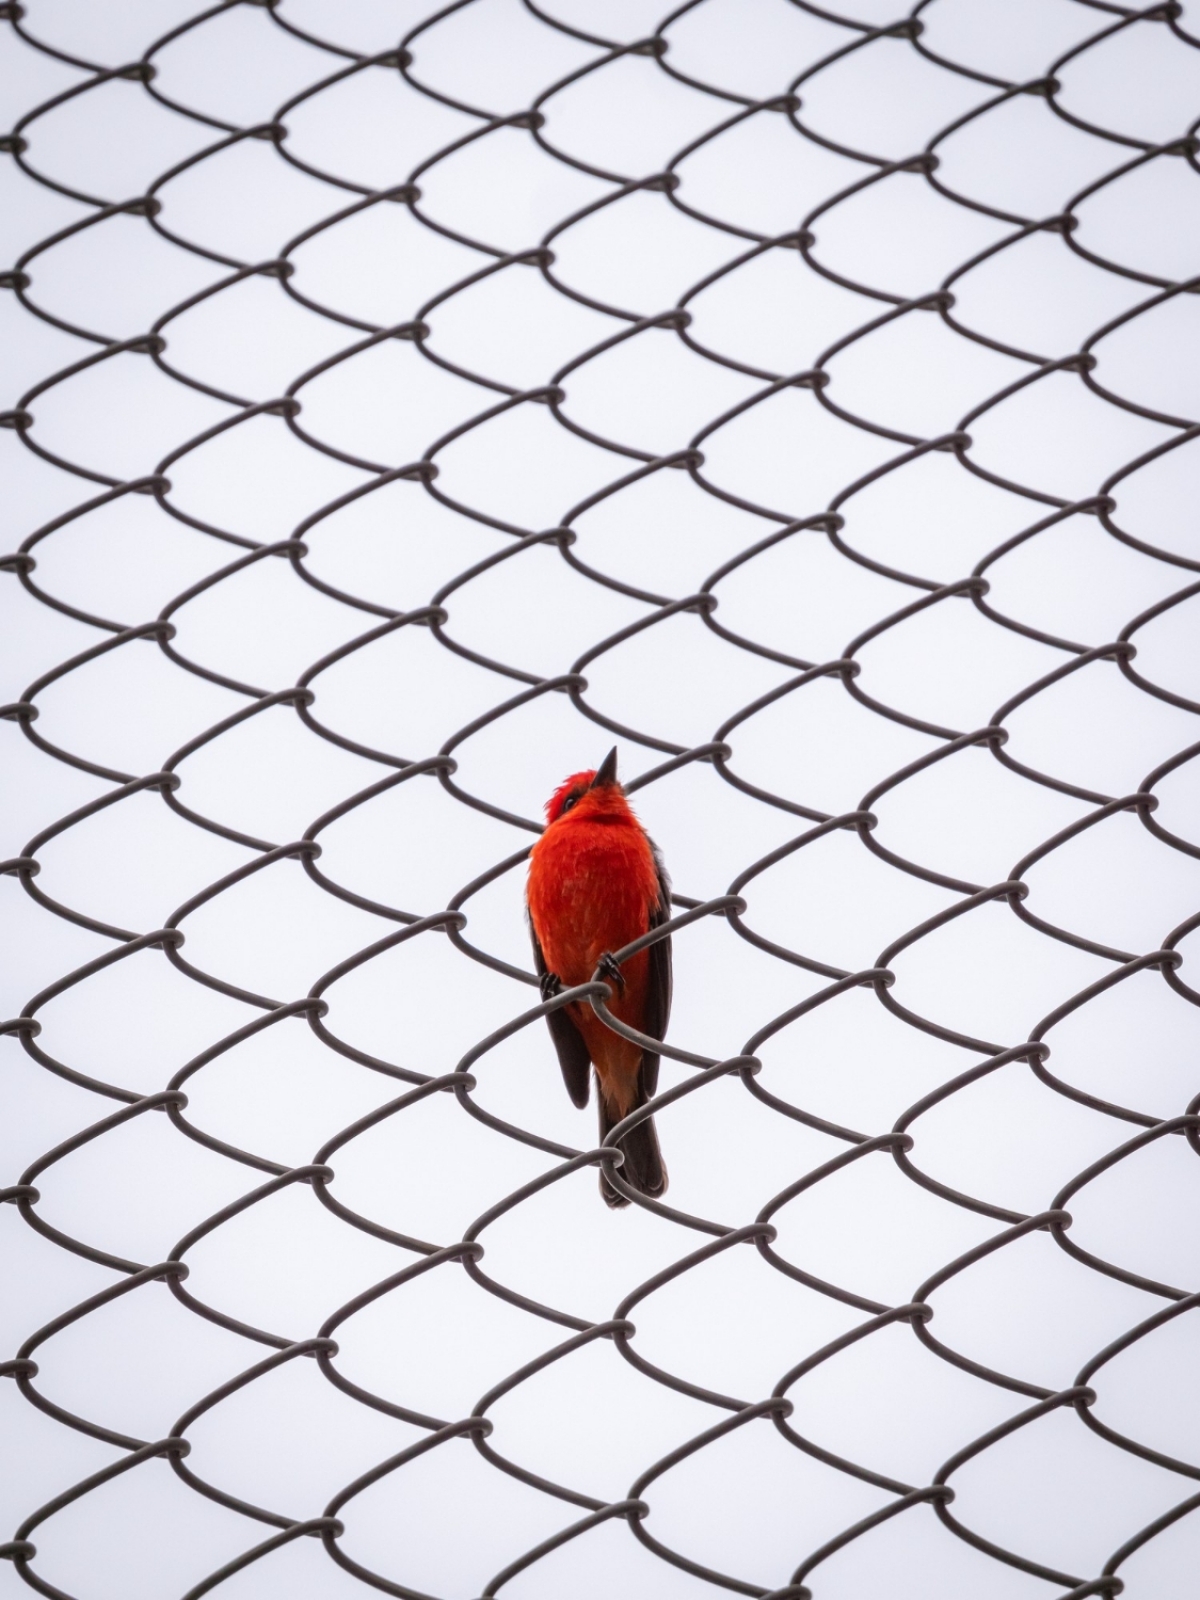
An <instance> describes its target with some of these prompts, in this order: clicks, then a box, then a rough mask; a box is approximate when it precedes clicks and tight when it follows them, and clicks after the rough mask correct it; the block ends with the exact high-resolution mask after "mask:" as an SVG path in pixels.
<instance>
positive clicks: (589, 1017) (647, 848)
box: [527, 772, 659, 1114]
mask: <svg viewBox="0 0 1200 1600" xmlns="http://www.w3.org/2000/svg"><path fill="white" fill-rule="evenodd" d="M594 777H595V774H594V773H592V772H580V773H576V774H575V775H574V777H571V778H568V779H567V781H566V783H564V784H563V785H562V787H561V788H560V789H559V790H558V791H557V792H556V793H555V795H554V796H553V798H552V799H551V800H550V803H549V804H548V805H547V807H546V815H547V819H548V820H547V826H546V831H545V832H544V833H543V835H542V837H541V838H540V839H539V840H538V842H537V844H535V845H534V847H533V850H532V852H531V854H530V859H529V883H528V890H527V894H528V903H529V916H530V921H531V922H532V924H533V931H534V934H535V935H536V937H537V941H538V943H539V944H540V945H541V948H542V954H543V956H544V958H545V962H546V966H547V967H548V968H549V970H550V971H551V972H554V973H557V974H558V976H559V977H560V978H561V979H562V982H563V984H564V986H565V987H573V986H574V985H575V984H579V983H587V982H588V981H589V980H590V978H591V976H592V974H593V972H595V970H596V964H597V962H598V961H599V960H600V957H601V956H602V955H604V954H605V952H606V951H614V950H619V949H620V948H621V947H622V946H623V945H626V944H629V943H631V942H632V941H633V940H634V939H638V938H640V937H641V935H642V934H644V933H645V932H646V931H647V930H648V928H649V927H650V917H651V913H652V912H653V910H654V908H655V907H656V905H657V904H658V898H659V881H658V868H657V864H656V862H655V859H654V852H653V850H652V848H651V845H650V841H649V839H648V838H647V836H646V833H645V831H644V829H643V828H642V825H641V823H640V822H639V821H638V819H637V817H636V816H635V815H634V813H633V810H632V808H631V807H630V805H629V802H628V801H627V800H626V798H625V796H624V794H623V793H622V792H621V789H620V787H619V786H618V785H616V784H606V785H604V786H601V787H597V788H589V787H588V785H589V784H590V783H591V781H592V779H593V778H594ZM648 970H649V957H648V956H647V954H646V952H645V951H642V952H640V953H639V954H638V955H636V956H634V957H632V958H631V959H630V960H629V961H627V962H625V963H624V965H623V967H622V969H621V971H622V976H623V977H624V979H625V991H624V993H623V994H621V993H614V995H613V997H612V1000H611V1002H610V1009H611V1011H612V1012H613V1014H614V1015H615V1016H617V1017H619V1018H620V1019H621V1021H622V1022H627V1023H629V1025H630V1026H631V1027H634V1028H639V1029H640V1028H644V1026H645V1020H646V989H647V980H648ZM567 1010H568V1013H569V1014H570V1016H571V1020H572V1021H573V1022H574V1023H575V1026H576V1027H577V1028H578V1029H579V1031H580V1033H581V1034H582V1035H583V1037H584V1040H585V1042H586V1044H587V1047H588V1052H589V1054H590V1055H591V1058H592V1060H593V1062H594V1063H595V1066H596V1074H597V1077H598V1078H599V1080H600V1087H601V1089H602V1091H603V1092H604V1094H605V1096H606V1098H607V1099H608V1100H609V1101H610V1102H611V1103H612V1105H613V1107H614V1109H615V1110H616V1111H618V1112H620V1113H622V1114H623V1113H624V1111H625V1110H626V1109H627V1107H628V1106H629V1105H630V1104H632V1100H633V1096H634V1089H635V1080H636V1077H637V1071H638V1067H639V1065H640V1063H641V1057H642V1051H641V1048H640V1046H638V1045H635V1044H633V1043H631V1042H630V1041H629V1040H626V1039H622V1038H620V1037H619V1036H618V1035H616V1034H614V1033H613V1032H612V1030H611V1029H609V1028H606V1027H605V1026H604V1024H603V1023H602V1022H601V1021H600V1019H599V1018H598V1017H597V1016H596V1014H595V1013H594V1012H593V1010H592V1008H591V1006H590V1005H588V1004H586V1003H583V1004H579V1003H576V1004H573V1005H571V1006H569V1007H568V1008H567Z"/></svg>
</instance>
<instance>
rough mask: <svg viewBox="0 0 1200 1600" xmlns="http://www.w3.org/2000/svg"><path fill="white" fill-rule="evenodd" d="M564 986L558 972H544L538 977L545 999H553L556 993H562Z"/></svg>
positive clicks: (539, 986)
mask: <svg viewBox="0 0 1200 1600" xmlns="http://www.w3.org/2000/svg"><path fill="white" fill-rule="evenodd" d="M562 986H563V985H562V979H561V978H560V977H559V975H558V973H557V972H543V973H542V975H541V977H540V978H539V979H538V988H539V989H540V990H541V992H542V999H543V1000H553V999H554V996H555V995H556V994H561V993H562Z"/></svg>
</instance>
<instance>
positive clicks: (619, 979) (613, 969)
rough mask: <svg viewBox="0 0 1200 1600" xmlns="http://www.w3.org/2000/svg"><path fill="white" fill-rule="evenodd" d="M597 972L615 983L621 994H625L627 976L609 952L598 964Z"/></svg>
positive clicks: (606, 952) (605, 953)
mask: <svg viewBox="0 0 1200 1600" xmlns="http://www.w3.org/2000/svg"><path fill="white" fill-rule="evenodd" d="M597 971H598V972H600V973H602V974H603V975H604V977H606V978H608V979H609V981H610V982H612V983H615V984H616V986H617V990H618V992H619V993H620V994H624V993H625V974H624V973H623V972H622V971H621V969H620V967H619V966H618V965H617V963H616V961H615V960H614V959H613V957H612V956H611V955H610V954H609V953H608V951H607V950H606V951H605V952H604V954H603V955H602V956H601V957H600V960H599V962H598V963H597Z"/></svg>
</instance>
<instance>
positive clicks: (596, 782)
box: [546, 749, 633, 827]
mask: <svg viewBox="0 0 1200 1600" xmlns="http://www.w3.org/2000/svg"><path fill="white" fill-rule="evenodd" d="M562 817H579V818H585V817H590V818H592V819H595V818H598V817H605V818H608V819H616V818H620V819H621V820H624V819H625V818H629V819H631V820H632V818H633V812H632V811H631V810H630V808H629V802H628V801H627V800H626V798H625V791H624V789H622V787H621V785H620V783H619V781H618V779H617V752H616V750H615V749H613V750H610V751H609V753H608V755H607V756H605V758H604V760H603V762H602V763H601V764H600V767H599V768H598V769H597V770H596V771H593V772H576V773H573V774H572V775H571V777H569V778H567V779H566V780H565V782H563V783H561V784H560V785H559V786H558V788H557V789H556V790H555V791H554V793H553V794H552V795H551V796H550V798H549V800H547V802H546V825H547V827H549V826H551V825H552V824H553V823H555V822H557V821H558V820H559V819H560V818H562Z"/></svg>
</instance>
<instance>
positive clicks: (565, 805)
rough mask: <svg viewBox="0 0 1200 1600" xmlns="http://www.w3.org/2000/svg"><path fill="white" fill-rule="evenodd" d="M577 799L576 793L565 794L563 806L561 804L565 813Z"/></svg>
mask: <svg viewBox="0 0 1200 1600" xmlns="http://www.w3.org/2000/svg"><path fill="white" fill-rule="evenodd" d="M578 799H579V796H578V795H577V794H569V795H568V796H567V798H566V799H565V800H564V801H563V806H562V808H563V812H564V813H566V812H568V811H570V809H571V807H572V806H573V805H574V804H575V802H576V800H578Z"/></svg>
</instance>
